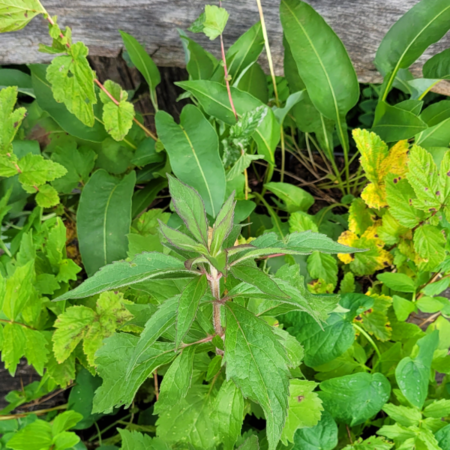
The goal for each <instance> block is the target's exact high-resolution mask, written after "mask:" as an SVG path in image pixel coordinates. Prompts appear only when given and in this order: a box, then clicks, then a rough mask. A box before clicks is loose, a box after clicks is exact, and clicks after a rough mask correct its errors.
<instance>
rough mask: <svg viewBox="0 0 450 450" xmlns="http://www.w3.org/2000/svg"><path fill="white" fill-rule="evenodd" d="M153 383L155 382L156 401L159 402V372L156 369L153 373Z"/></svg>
mask: <svg viewBox="0 0 450 450" xmlns="http://www.w3.org/2000/svg"><path fill="white" fill-rule="evenodd" d="M153 381H154V382H155V396H156V401H158V400H159V386H158V371H157V370H156V369H155V370H154V372H153Z"/></svg>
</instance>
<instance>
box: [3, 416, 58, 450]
mask: <svg viewBox="0 0 450 450" xmlns="http://www.w3.org/2000/svg"><path fill="white" fill-rule="evenodd" d="M52 444H53V434H52V426H51V425H50V424H49V423H48V422H45V421H43V420H36V421H35V422H32V423H30V424H28V425H26V426H25V427H24V428H22V429H20V430H19V431H18V432H17V433H15V434H14V436H13V437H12V439H10V440H9V441H8V444H7V445H8V447H9V448H11V449H13V450H42V449H49V448H51V446H52Z"/></svg>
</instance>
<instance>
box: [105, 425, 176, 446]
mask: <svg viewBox="0 0 450 450" xmlns="http://www.w3.org/2000/svg"><path fill="white" fill-rule="evenodd" d="M118 431H119V433H120V437H121V438H122V447H121V450H147V449H150V448H151V449H155V450H171V447H169V445H168V444H166V443H165V442H163V441H162V439H160V438H157V437H154V438H151V437H150V436H149V435H147V434H142V433H138V432H137V431H128V430H125V429H123V428H118ZM116 448H117V447H114V446H111V447H109V446H106V445H103V446H100V447H99V449H100V450H113V449H116Z"/></svg>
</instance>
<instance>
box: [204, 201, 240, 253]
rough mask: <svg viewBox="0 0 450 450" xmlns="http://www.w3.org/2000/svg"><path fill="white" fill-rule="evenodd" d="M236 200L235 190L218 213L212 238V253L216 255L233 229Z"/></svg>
mask: <svg viewBox="0 0 450 450" xmlns="http://www.w3.org/2000/svg"><path fill="white" fill-rule="evenodd" d="M235 207H236V202H235V200H234V192H233V194H231V195H230V197H229V198H228V200H227V201H226V202H225V203H224V205H223V206H222V209H221V210H220V211H219V214H218V215H217V218H216V221H215V223H214V227H213V233H212V240H211V245H210V253H211V255H213V256H216V255H217V254H218V253H220V251H221V249H222V245H223V243H224V241H225V239H226V238H227V237H228V235H229V234H230V233H231V230H232V229H233V224H234V223H233V219H234V209H235Z"/></svg>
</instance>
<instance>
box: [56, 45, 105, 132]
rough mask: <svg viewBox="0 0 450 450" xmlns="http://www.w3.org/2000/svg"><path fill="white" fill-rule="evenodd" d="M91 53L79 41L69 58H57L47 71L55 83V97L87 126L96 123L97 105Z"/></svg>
mask: <svg viewBox="0 0 450 450" xmlns="http://www.w3.org/2000/svg"><path fill="white" fill-rule="evenodd" d="M88 53H89V50H88V48H87V47H86V46H85V45H84V44H83V43H82V42H77V43H76V44H73V45H72V46H71V47H70V49H69V56H58V57H56V58H54V59H53V61H52V63H51V64H50V66H48V69H47V80H48V81H49V82H50V83H51V84H52V88H53V89H52V90H53V96H54V98H55V100H56V101H57V102H58V103H64V104H65V105H66V107H67V109H68V110H69V111H70V112H71V113H72V114H75V116H76V117H77V118H78V119H80V120H81V122H83V123H84V124H85V125H88V126H91V127H92V126H93V125H94V123H95V117H94V109H93V106H94V105H95V104H96V103H97V96H96V95H95V90H94V72H93V71H92V69H91V68H90V66H89V62H88V60H87V56H88Z"/></svg>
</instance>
